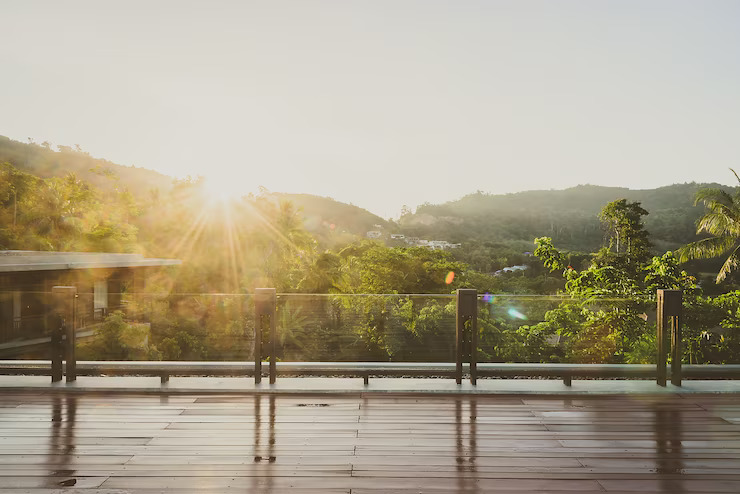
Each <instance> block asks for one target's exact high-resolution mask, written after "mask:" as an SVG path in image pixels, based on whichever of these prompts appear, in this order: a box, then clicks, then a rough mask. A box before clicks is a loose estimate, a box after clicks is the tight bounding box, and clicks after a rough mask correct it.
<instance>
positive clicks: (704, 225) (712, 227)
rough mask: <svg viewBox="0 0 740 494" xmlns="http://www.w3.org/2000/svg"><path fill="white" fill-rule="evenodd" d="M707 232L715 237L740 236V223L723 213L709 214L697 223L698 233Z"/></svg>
mask: <svg viewBox="0 0 740 494" xmlns="http://www.w3.org/2000/svg"><path fill="white" fill-rule="evenodd" d="M702 232H707V233H709V234H711V235H715V236H718V237H720V236H725V235H733V236H740V221H736V220H734V219H733V218H730V217H729V216H727V215H726V214H723V213H707V214H705V215H704V216H702V217H701V218H699V220H698V221H697V222H696V233H702Z"/></svg>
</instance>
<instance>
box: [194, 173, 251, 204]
mask: <svg viewBox="0 0 740 494" xmlns="http://www.w3.org/2000/svg"><path fill="white" fill-rule="evenodd" d="M204 178H205V181H204V183H203V188H204V192H205V196H206V201H207V202H208V203H210V204H217V203H221V204H223V203H228V202H231V201H234V200H236V199H239V198H240V197H242V196H244V195H247V193H248V191H247V190H246V188H245V187H244V182H243V181H242V180H240V179H239V178H237V177H234V176H227V175H218V174H213V175H207V176H206V177H204Z"/></svg>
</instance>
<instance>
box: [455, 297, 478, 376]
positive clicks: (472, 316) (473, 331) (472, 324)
mask: <svg viewBox="0 0 740 494" xmlns="http://www.w3.org/2000/svg"><path fill="white" fill-rule="evenodd" d="M456 302H457V317H456V318H455V362H456V365H455V381H456V382H457V384H461V383H462V375H463V362H464V361H468V362H470V382H471V383H472V384H476V383H477V380H478V372H477V370H478V369H477V362H478V360H477V348H478V291H477V290H475V289H470V288H461V289H458V290H457V292H456Z"/></svg>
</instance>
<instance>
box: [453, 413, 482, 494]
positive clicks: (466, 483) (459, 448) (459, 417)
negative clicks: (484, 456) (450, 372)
mask: <svg viewBox="0 0 740 494" xmlns="http://www.w3.org/2000/svg"><path fill="white" fill-rule="evenodd" d="M467 401H468V406H469V408H468V412H469V416H468V419H469V420H464V415H463V409H464V407H463V402H462V400H455V445H456V452H457V456H456V458H455V462H456V470H457V492H464V493H471V494H472V493H477V492H478V478H477V475H476V472H477V469H476V464H475V460H476V456H477V454H478V451H477V431H476V421H477V414H478V413H477V408H478V406H477V402H476V400H475V398H470V399H469V400H467ZM466 425H467V433H466V430H465V429H466V427H465V426H466ZM466 439H467V441H466ZM466 443H467V444H466Z"/></svg>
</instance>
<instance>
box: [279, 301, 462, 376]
mask: <svg viewBox="0 0 740 494" xmlns="http://www.w3.org/2000/svg"><path fill="white" fill-rule="evenodd" d="M276 327H277V328H276V329H277V337H278V355H277V356H278V358H280V359H282V360H286V361H305V362H312V361H324V362H352V361H355V362H454V361H455V298H454V296H453V295H367V294H362V295H306V294H292V293H289V294H279V295H278V297H277V311H276Z"/></svg>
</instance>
